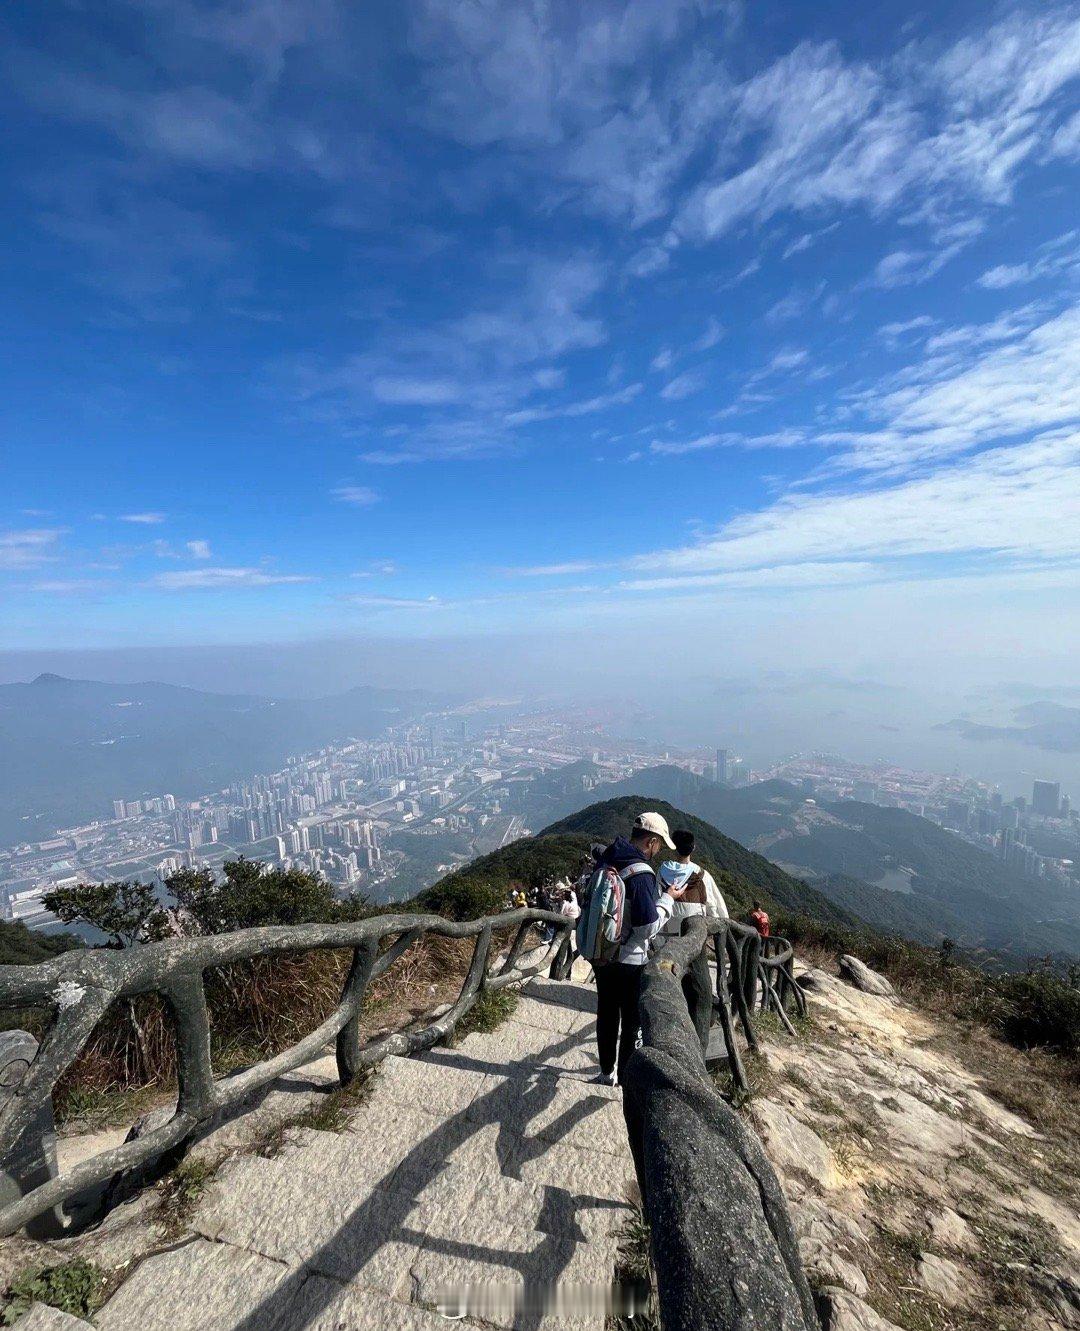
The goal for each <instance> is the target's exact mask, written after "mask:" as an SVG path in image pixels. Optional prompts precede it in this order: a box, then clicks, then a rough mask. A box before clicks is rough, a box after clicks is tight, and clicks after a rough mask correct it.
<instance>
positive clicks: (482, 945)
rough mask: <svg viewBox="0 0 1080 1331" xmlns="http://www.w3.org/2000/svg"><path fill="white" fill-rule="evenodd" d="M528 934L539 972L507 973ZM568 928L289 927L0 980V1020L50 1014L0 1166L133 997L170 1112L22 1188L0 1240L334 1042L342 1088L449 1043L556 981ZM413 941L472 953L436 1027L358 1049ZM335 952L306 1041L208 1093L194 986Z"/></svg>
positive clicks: (202, 999) (106, 955)
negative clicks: (535, 986) (208, 978)
mask: <svg viewBox="0 0 1080 1331" xmlns="http://www.w3.org/2000/svg"><path fill="white" fill-rule="evenodd" d="M537 924H541V925H549V926H553V928H554V934H553V936H552V939H551V942H550V943H549V944H548V945H547V947H546V949H545V951H544V955H543V956H542V957H541V958H540V960H539V961H536V962H533V963H532V964H530V965H527V966H524V967H523V966H519V964H518V963H519V961H520V960H521V956H522V952H523V951H524V949H525V946H526V943H527V940H528V937H529V932H530V930H531V929H532V928H533V927H534V926H535V925H537ZM515 926H516V928H517V931H516V933H515V935H514V939H513V942H512V944H511V946H510V948H509V950H508V951H507V953H506V954H505V956H502V957H500V958H497V959H496V963H495V966H494V968H493V969H492V970H491V971H489V967H488V957H489V953H490V949H491V940H492V936H493V934H495V933H501V932H502V931H504V930H507V929H512V928H514V927H515ZM569 930H570V922H569V921H568V920H567V919H565V918H564V917H562V916H559V915H555V914H553V913H551V912H549V911H541V910H533V909H527V908H523V909H519V910H512V911H506V912H504V913H503V914H500V915H492V916H486V917H484V918H482V919H477V920H466V921H463V922H461V923H458V922H455V921H452V920H446V919H443V918H442V917H441V916H438V915H376V916H372V917H370V918H369V919H366V920H359V921H352V922H349V923H339V924H301V925H288V926H275V927H272V928H262V929H245V930H242V931H240V932H238V933H232V934H215V935H210V936H206V937H197V938H174V939H167V940H165V941H163V942H159V943H147V944H143V945H141V946H137V947H132V948H127V949H125V950H123V951H115V950H112V949H86V950H78V951H72V952H65V953H63V954H62V955H61V956H59V957H56V958H54V959H53V960H51V961H46V962H42V963H41V964H40V965H36V966H0V1010H11V1009H19V1008H34V1007H37V1008H41V1007H45V1008H50V1009H51V1010H52V1012H53V1018H52V1022H51V1024H50V1026H49V1029H48V1031H47V1032H46V1034H45V1036H44V1038H43V1040H42V1043H41V1046H40V1048H39V1050H38V1052H37V1057H36V1058H35V1059H34V1061H33V1063H32V1064H31V1065H30V1067H29V1068H28V1070H27V1071H26V1073H25V1075H24V1076H23V1077H22V1080H21V1081H20V1083H19V1085H18V1086H17V1087H15V1088H14V1089H13V1090H12V1093H11V1094H10V1095H9V1097H8V1099H7V1102H6V1103H5V1104H4V1106H3V1108H2V1110H0V1162H6V1161H7V1160H9V1159H10V1158H11V1157H12V1155H13V1154H14V1152H15V1150H16V1148H17V1147H18V1144H19V1142H20V1139H21V1138H22V1136H23V1134H24V1133H25V1132H26V1131H27V1129H28V1128H29V1126H30V1125H31V1124H32V1123H33V1122H34V1120H35V1118H36V1116H37V1115H38V1114H39V1112H40V1111H41V1109H42V1108H43V1107H44V1106H46V1105H47V1104H48V1103H49V1101H50V1099H51V1097H52V1094H53V1091H54V1089H55V1087H56V1084H57V1082H58V1081H59V1079H60V1078H61V1077H62V1076H63V1074H64V1073H65V1072H66V1071H67V1069H68V1068H69V1067H70V1066H71V1065H72V1063H73V1062H74V1060H75V1059H76V1058H77V1057H78V1055H79V1053H80V1052H81V1051H82V1049H83V1048H84V1047H85V1045H86V1043H87V1041H88V1040H89V1039H90V1037H91V1035H92V1034H93V1032H94V1029H95V1027H96V1026H97V1024H98V1023H99V1022H100V1021H101V1019H102V1017H104V1015H105V1014H106V1012H107V1011H108V1010H109V1008H110V1007H111V1006H112V1005H113V1004H114V1003H116V1002H118V1001H120V1000H123V999H131V998H135V997H137V996H138V995H140V994H158V995H159V996H160V997H161V998H162V1000H163V1001H164V1003H165V1006H166V1009H167V1011H168V1014H169V1016H170V1018H171V1021H172V1025H173V1029H174V1032H175V1038H176V1053H177V1060H176V1061H177V1083H178V1087H177V1102H176V1110H175V1112H174V1114H173V1115H172V1117H171V1118H170V1119H169V1120H168V1121H167V1122H166V1123H163V1124H161V1125H159V1126H157V1127H155V1128H153V1129H152V1130H150V1131H148V1132H146V1133H145V1134H143V1135H142V1136H139V1137H137V1138H136V1139H135V1140H129V1141H126V1142H124V1143H123V1144H122V1145H121V1146H117V1147H114V1148H113V1149H111V1150H108V1151H103V1152H101V1153H100V1154H98V1155H96V1156H93V1157H91V1158H90V1159H88V1160H85V1161H83V1162H82V1163H81V1164H79V1165H77V1166H76V1167H75V1168H74V1169H72V1170H70V1171H69V1172H67V1173H66V1174H64V1175H62V1176H61V1177H58V1178H50V1179H49V1180H48V1181H47V1182H45V1183H42V1184H40V1185H39V1186H36V1187H34V1188H33V1189H32V1190H31V1191H29V1192H27V1193H26V1194H25V1196H23V1197H21V1198H20V1199H19V1200H17V1201H15V1202H13V1203H12V1204H10V1205H8V1206H5V1207H3V1209H0V1235H7V1234H12V1233H14V1232H15V1231H16V1230H18V1229H21V1228H22V1227H23V1226H24V1225H26V1224H27V1223H28V1222H29V1221H30V1220H32V1219H34V1218H35V1217H36V1216H39V1215H42V1214H43V1213H44V1212H45V1211H47V1210H49V1209H50V1208H52V1207H54V1206H58V1205H60V1204H62V1203H64V1202H66V1201H68V1200H70V1199H71V1198H72V1197H75V1196H77V1195H78V1194H79V1193H81V1192H84V1191H86V1190H87V1189H90V1188H94V1187H96V1186H98V1185H100V1184H103V1183H105V1182H106V1181H108V1180H109V1179H111V1178H113V1176H114V1175H117V1174H122V1173H126V1172H127V1171H130V1170H133V1169H137V1168H140V1167H142V1166H145V1165H148V1164H150V1163H151V1162H152V1161H155V1160H157V1159H159V1158H160V1157H161V1156H163V1155H164V1154H166V1153H167V1152H170V1151H174V1150H176V1149H178V1148H181V1147H183V1146H184V1145H185V1144H186V1143H187V1142H188V1141H190V1140H191V1138H192V1137H193V1136H194V1135H195V1134H196V1133H197V1132H198V1131H199V1129H200V1128H202V1127H204V1126H205V1125H207V1124H208V1123H209V1122H210V1120H211V1119H213V1118H214V1117H215V1116H216V1115H219V1114H222V1113H225V1112H227V1111H229V1110H231V1109H233V1108H235V1107H236V1106H238V1105H239V1104H241V1103H242V1102H243V1101H244V1100H245V1099H246V1098H247V1097H248V1096H250V1095H251V1094H252V1093H253V1092H254V1091H257V1090H259V1089H260V1088H262V1087H264V1086H266V1085H268V1084H269V1083H270V1082H272V1081H273V1080H274V1079H275V1078H276V1077H280V1076H281V1075H282V1074H283V1073H286V1072H291V1071H292V1070H293V1069H295V1068H298V1067H300V1066H301V1065H303V1064H304V1063H307V1062H310V1061H311V1060H312V1059H313V1058H316V1057H318V1056H319V1054H321V1053H322V1051H323V1050H324V1049H325V1048H326V1046H327V1045H328V1044H329V1043H330V1042H331V1041H334V1043H335V1046H336V1053H337V1066H338V1074H339V1077H340V1079H341V1081H342V1083H343V1084H345V1083H348V1082H350V1081H351V1080H353V1078H355V1077H356V1076H357V1075H358V1074H359V1073H360V1072H362V1071H364V1070H365V1069H366V1068H369V1067H372V1066H374V1065H375V1064H376V1063H378V1062H379V1061H380V1060H381V1059H383V1058H385V1057H386V1056H387V1055H388V1054H412V1053H416V1052H417V1051H418V1050H421V1049H427V1048H430V1047H431V1046H432V1045H434V1044H436V1043H437V1042H438V1041H439V1040H441V1039H445V1037H446V1036H447V1035H448V1034H449V1033H450V1032H451V1031H452V1030H453V1029H454V1027H455V1026H456V1025H457V1023H458V1021H459V1020H460V1019H461V1018H462V1016H464V1014H465V1013H466V1012H467V1011H468V1010H469V1008H471V1007H472V1005H473V1004H474V1003H475V1002H476V1000H477V998H478V997H479V995H480V993H481V992H482V991H484V990H496V989H502V988H504V987H506V986H507V985H510V984H516V983H520V982H521V981H522V980H524V979H527V978H528V977H529V976H531V975H536V974H538V973H539V972H540V971H541V970H543V969H544V967H545V966H546V965H548V964H549V962H550V964H551V970H552V972H555V971H556V970H558V971H560V972H563V971H565V970H566V968H567V963H568V958H569V952H570V948H569ZM426 934H435V935H438V936H441V937H445V938H472V937H475V939H476V943H475V946H474V948H473V953H472V958H471V960H470V964H469V968H468V971H467V973H466V975H465V979H464V981H463V983H462V986H461V990H460V992H459V994H458V996H457V998H456V999H455V1001H454V1002H453V1004H452V1005H451V1006H450V1008H449V1009H448V1010H447V1011H446V1012H444V1013H443V1014H442V1015H441V1016H439V1017H438V1018H433V1019H432V1020H430V1021H428V1022H427V1023H426V1024H424V1025H420V1026H418V1027H415V1028H410V1029H408V1030H404V1031H398V1032H395V1033H393V1034H390V1035H384V1036H382V1037H380V1038H378V1039H374V1040H371V1041H369V1042H368V1043H366V1044H362V1043H361V1039H360V1014H361V1008H362V1004H363V999H364V993H365V990H366V989H367V987H368V985H369V984H371V983H372V981H374V980H376V979H378V977H379V976H380V975H383V974H385V972H386V971H387V970H389V969H390V967H391V966H393V964H394V963H395V962H396V961H397V960H398V959H399V958H400V957H401V956H402V955H403V954H404V953H405V952H406V951H407V950H408V949H409V948H410V947H411V946H412V945H413V944H414V943H415V942H417V940H419V939H420V938H422V937H423V936H424V935H426ZM332 948H346V949H351V950H352V963H351V966H350V968H349V972H348V976H347V978H346V980H345V984H344V988H343V990H342V994H341V1000H340V1002H339V1003H338V1005H337V1007H336V1008H335V1009H334V1011H333V1012H332V1013H331V1014H330V1015H329V1016H328V1017H327V1018H326V1020H325V1021H323V1022H321V1023H320V1025H319V1026H317V1027H316V1029H315V1030H313V1031H311V1032H310V1033H309V1034H308V1035H306V1036H304V1037H303V1039H301V1040H298V1041H297V1042H296V1043H295V1044H293V1045H291V1046H290V1047H289V1048H288V1049H285V1050H283V1051H281V1052H280V1053H278V1054H276V1055H274V1056H273V1057H272V1058H267V1059H264V1060H262V1061H261V1062H259V1063H256V1064H254V1065H253V1066H252V1067H249V1068H247V1069H245V1070H244V1071H242V1072H239V1073H235V1074H233V1075H231V1076H227V1077H223V1078H219V1079H215V1078H214V1075H213V1071H212V1068H211V1062H210V1018H209V1014H208V1011H207V1004H206V989H205V978H204V977H205V972H206V971H207V970H208V969H210V968H212V967H217V966H226V965H229V964H231V963H233V962H238V961H245V960H248V959H250V958H252V957H258V956H268V955H273V954H275V953H285V952H306V951H314V950H326V949H332Z"/></svg>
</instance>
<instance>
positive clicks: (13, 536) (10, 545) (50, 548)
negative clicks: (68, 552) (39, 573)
mask: <svg viewBox="0 0 1080 1331" xmlns="http://www.w3.org/2000/svg"><path fill="white" fill-rule="evenodd" d="M61 535H62V532H61V531H60V529H59V528H49V527H36V528H31V529H30V530H26V531H6V532H0V568H36V567H37V566H38V565H40V564H45V563H48V562H49V560H51V559H53V558H54V554H53V552H54V549H55V547H56V543H57V541H58V540H59V539H60V536H61Z"/></svg>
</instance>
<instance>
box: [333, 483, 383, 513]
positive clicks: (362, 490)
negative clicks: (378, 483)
mask: <svg viewBox="0 0 1080 1331" xmlns="http://www.w3.org/2000/svg"><path fill="white" fill-rule="evenodd" d="M332 493H333V496H334V498H335V499H337V500H339V501H340V502H341V503H342V504H351V505H352V507H353V508H370V507H371V505H372V504H377V503H378V502H379V494H378V491H377V490H372V489H371V488H370V487H369V486H367V485H339V486H338V487H337V489H336V490H334V491H333V492H332Z"/></svg>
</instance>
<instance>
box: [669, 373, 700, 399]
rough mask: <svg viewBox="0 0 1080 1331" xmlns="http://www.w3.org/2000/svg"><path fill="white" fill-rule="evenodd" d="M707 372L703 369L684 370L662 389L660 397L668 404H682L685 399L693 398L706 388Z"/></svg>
mask: <svg viewBox="0 0 1080 1331" xmlns="http://www.w3.org/2000/svg"><path fill="white" fill-rule="evenodd" d="M705 383H706V378H705V371H704V370H701V369H696V370H684V371H683V373H682V374H677V375H676V376H675V378H674V379H669V380H668V382H667V383H666V384H665V385H664V386H663V388H661V390H660V396H661V397H662V398H663V399H664V400H665V401H666V402H681V401H682V399H683V398H685V397H693V396H694V394H695V393H700V392H701V390H702V389H703V388H704V387H705Z"/></svg>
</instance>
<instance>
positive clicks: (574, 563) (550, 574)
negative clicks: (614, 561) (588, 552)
mask: <svg viewBox="0 0 1080 1331" xmlns="http://www.w3.org/2000/svg"><path fill="white" fill-rule="evenodd" d="M602 567H604V565H602V564H599V563H597V562H596V561H594V560H591V559H571V560H567V561H566V562H565V563H562V564H532V565H528V566H526V567H523V568H507V569H503V572H504V573H506V574H507V575H509V576H510V577H515V578H561V577H566V576H567V575H568V574H571V573H589V572H591V571H592V570H593V569H597V568H602Z"/></svg>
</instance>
